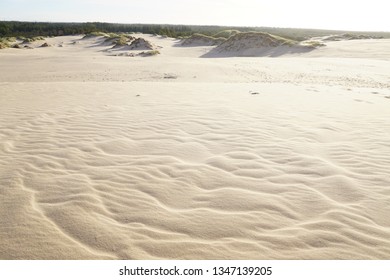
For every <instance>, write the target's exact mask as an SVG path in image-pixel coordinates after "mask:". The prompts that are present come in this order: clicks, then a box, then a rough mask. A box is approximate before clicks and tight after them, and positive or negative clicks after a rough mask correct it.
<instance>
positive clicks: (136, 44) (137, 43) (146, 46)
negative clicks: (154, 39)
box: [129, 38, 157, 50]
mask: <svg viewBox="0 0 390 280" xmlns="http://www.w3.org/2000/svg"><path fill="white" fill-rule="evenodd" d="M156 48H157V47H156V46H155V45H153V44H152V43H151V42H149V41H148V40H145V39H144V38H137V39H135V40H133V41H132V42H131V44H130V45H129V49H131V50H155V49H156Z"/></svg>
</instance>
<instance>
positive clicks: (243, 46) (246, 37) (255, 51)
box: [205, 32, 312, 57]
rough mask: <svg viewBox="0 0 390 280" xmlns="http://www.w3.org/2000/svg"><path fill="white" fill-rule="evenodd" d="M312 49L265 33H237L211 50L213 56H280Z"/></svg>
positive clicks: (210, 53) (210, 54) (209, 55)
mask: <svg viewBox="0 0 390 280" xmlns="http://www.w3.org/2000/svg"><path fill="white" fill-rule="evenodd" d="M311 49H312V47H311V46H310V47H308V46H303V45H300V44H299V43H298V42H296V41H293V40H289V39H286V38H283V37H279V36H276V35H272V34H268V33H264V32H244V33H237V34H235V35H233V36H231V37H229V39H227V40H226V41H225V42H223V43H222V44H220V45H219V46H217V47H216V48H215V49H213V50H211V51H210V52H209V53H208V54H206V55H205V57H211V56H280V55H283V54H285V53H297V52H306V51H310V50H311Z"/></svg>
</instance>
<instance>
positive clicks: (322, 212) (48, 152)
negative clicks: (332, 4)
mask: <svg viewBox="0 0 390 280" xmlns="http://www.w3.org/2000/svg"><path fill="white" fill-rule="evenodd" d="M137 36H139V37H142V38H145V39H146V40H149V41H151V42H152V43H153V44H154V45H159V46H162V48H161V50H160V51H161V55H159V56H157V57H153V58H144V57H133V58H126V57H113V56H110V55H109V54H107V53H106V52H104V51H103V50H105V49H107V46H104V45H100V43H101V39H99V38H89V39H84V40H81V38H82V37H81V36H67V37H57V38H48V39H46V41H47V43H48V44H50V45H52V46H54V47H51V48H34V49H6V50H1V51H0V61H1V64H2V67H1V68H0V92H1V94H0V127H1V129H0V139H1V140H0V186H1V187H0V209H1V211H0V224H1V227H0V248H1V250H0V258H1V259H389V258H390V220H389V219H388V217H389V215H390V206H389V205H390V188H389V186H390V172H389V166H390V144H389V143H390V134H389V131H390V126H389V122H388V120H389V117H390V109H389V108H390V80H389V77H388V75H387V73H388V69H389V60H390V55H389V53H388V50H389V44H390V41H389V40H375V44H373V45H372V48H374V49H376V50H378V52H375V53H371V50H372V49H371V50H370V51H364V46H365V44H370V43H374V41H370V40H361V41H348V42H330V43H329V45H327V46H326V47H324V48H319V49H315V50H313V51H312V52H310V53H295V54H294V53H290V54H288V55H285V56H283V57H280V58H270V57H255V58H254V57H251V58H245V57H230V58H215V59H214V58H202V57H201V56H202V55H204V54H207V53H209V52H210V51H211V50H212V49H213V48H214V47H211V46H210V47H207V46H206V47H205V46H200V47H191V48H184V47H183V48H180V47H177V43H178V42H177V41H176V40H174V39H170V38H166V39H163V38H160V37H153V36H148V35H138V34H137ZM73 42H77V43H76V44H73ZM60 43H62V44H63V47H61V48H60V47H55V46H57V45H58V44H60ZM345 44H349V46H352V49H354V48H355V49H356V50H360V53H359V54H358V55H356V57H353V54H351V53H350V54H349V55H345V52H344V51H343V49H344V47H345ZM362 46H363V47H362ZM359 48H360V49H359ZM352 53H353V52H352ZM314 56H317V57H315V58H313V57H314Z"/></svg>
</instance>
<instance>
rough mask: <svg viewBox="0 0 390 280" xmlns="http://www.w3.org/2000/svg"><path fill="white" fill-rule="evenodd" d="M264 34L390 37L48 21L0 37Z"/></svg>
mask: <svg viewBox="0 0 390 280" xmlns="http://www.w3.org/2000/svg"><path fill="white" fill-rule="evenodd" d="M229 29H234V30H239V31H241V32H246V31H262V32H268V33H272V34H275V35H279V36H282V37H285V38H289V39H294V40H298V41H300V40H305V39H307V38H310V37H314V36H326V35H330V34H342V33H349V34H356V35H361V34H364V35H370V36H375V37H383V38H390V32H350V31H348V32H347V31H334V30H316V29H296V28H273V27H234V26H196V25H162V24H117V23H102V22H88V23H60V22H59V23H48V22H20V21H0V37H11V36H12V37H17V36H24V37H30V36H31V37H32V36H61V35H75V34H87V33H91V32H112V33H119V32H124V33H130V32H141V33H146V34H158V35H166V36H168V37H174V38H177V37H185V36H190V35H192V34H194V33H201V34H204V35H214V34H216V33H218V32H220V31H223V30H229Z"/></svg>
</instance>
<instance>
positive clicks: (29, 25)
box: [0, 21, 194, 37]
mask: <svg viewBox="0 0 390 280" xmlns="http://www.w3.org/2000/svg"><path fill="white" fill-rule="evenodd" d="M91 32H115V33H116V32H126V33H127V32H141V33H147V34H158V35H166V36H169V37H179V36H190V35H191V34H193V33H194V32H193V31H192V30H191V27H189V26H184V25H159V24H115V23H101V22H88V23H47V22H19V21H0V36H2V37H6V36H62V35H75V34H87V33H91Z"/></svg>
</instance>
